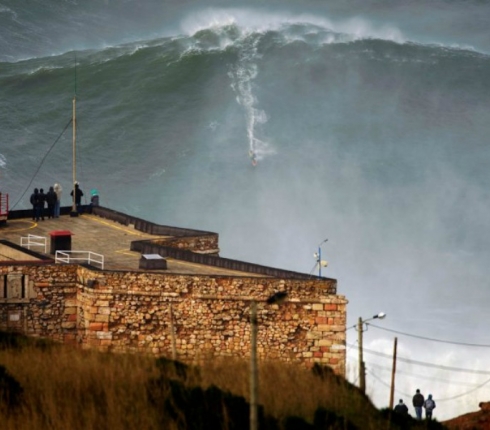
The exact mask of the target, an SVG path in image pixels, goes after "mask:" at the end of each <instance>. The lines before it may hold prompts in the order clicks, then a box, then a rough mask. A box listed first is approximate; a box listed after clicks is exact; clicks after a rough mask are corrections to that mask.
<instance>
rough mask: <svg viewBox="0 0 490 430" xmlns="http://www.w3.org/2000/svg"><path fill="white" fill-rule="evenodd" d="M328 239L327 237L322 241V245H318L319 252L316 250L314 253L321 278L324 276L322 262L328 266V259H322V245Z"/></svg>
mask: <svg viewBox="0 0 490 430" xmlns="http://www.w3.org/2000/svg"><path fill="white" fill-rule="evenodd" d="M326 241H328V239H325V240H324V241H323V242H321V243H320V245H318V252H315V254H313V255H314V256H315V258H316V262H317V264H318V277H319V278H321V277H322V264H324V267H326V266H327V262H326V261H322V245H323V244H324V243H325V242H326Z"/></svg>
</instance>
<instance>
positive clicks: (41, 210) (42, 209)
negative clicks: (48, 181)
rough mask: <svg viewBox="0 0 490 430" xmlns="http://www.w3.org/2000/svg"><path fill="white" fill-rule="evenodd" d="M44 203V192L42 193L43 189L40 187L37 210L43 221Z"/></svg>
mask: <svg viewBox="0 0 490 430" xmlns="http://www.w3.org/2000/svg"><path fill="white" fill-rule="evenodd" d="M45 203H46V194H44V190H43V189H42V188H41V189H40V190H39V212H40V215H41V219H42V220H43V221H44V207H45Z"/></svg>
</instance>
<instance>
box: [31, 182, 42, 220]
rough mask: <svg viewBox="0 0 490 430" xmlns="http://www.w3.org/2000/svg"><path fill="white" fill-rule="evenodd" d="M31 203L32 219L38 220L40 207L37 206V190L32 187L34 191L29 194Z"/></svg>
mask: <svg viewBox="0 0 490 430" xmlns="http://www.w3.org/2000/svg"><path fill="white" fill-rule="evenodd" d="M30 201H31V205H32V220H33V221H39V215H40V207H39V190H38V189H37V188H34V192H33V193H32V194H31V199H30Z"/></svg>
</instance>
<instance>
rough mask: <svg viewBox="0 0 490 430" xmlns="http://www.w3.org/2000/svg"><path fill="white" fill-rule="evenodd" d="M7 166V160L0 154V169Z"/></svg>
mask: <svg viewBox="0 0 490 430" xmlns="http://www.w3.org/2000/svg"><path fill="white" fill-rule="evenodd" d="M6 166H7V159H6V158H5V156H4V155H3V154H0V167H1V168H5V167H6Z"/></svg>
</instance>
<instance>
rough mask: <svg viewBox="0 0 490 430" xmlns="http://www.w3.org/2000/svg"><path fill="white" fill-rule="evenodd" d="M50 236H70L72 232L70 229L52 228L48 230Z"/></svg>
mask: <svg viewBox="0 0 490 430" xmlns="http://www.w3.org/2000/svg"><path fill="white" fill-rule="evenodd" d="M49 235H50V236H72V235H73V233H72V232H71V231H70V230H53V231H51V232H49Z"/></svg>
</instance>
